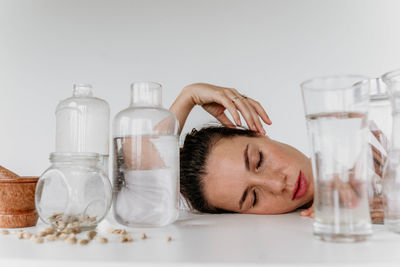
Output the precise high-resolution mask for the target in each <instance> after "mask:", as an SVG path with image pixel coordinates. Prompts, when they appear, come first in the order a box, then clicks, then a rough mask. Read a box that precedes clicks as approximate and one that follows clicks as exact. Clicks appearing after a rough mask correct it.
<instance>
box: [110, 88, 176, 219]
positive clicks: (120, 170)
mask: <svg viewBox="0 0 400 267" xmlns="http://www.w3.org/2000/svg"><path fill="white" fill-rule="evenodd" d="M178 129H179V125H178V120H177V119H176V117H175V115H174V114H173V113H172V112H170V111H169V110H167V109H165V108H163V107H162V106H161V85H160V84H158V83H154V82H135V83H133V84H132V85H131V103H130V106H129V107H128V108H126V109H124V110H122V111H121V112H119V113H118V114H117V115H116V116H115V118H114V122H113V138H114V140H113V158H114V168H113V182H114V186H113V190H114V191H113V196H114V199H113V213H114V217H115V219H116V221H117V222H118V223H120V224H123V225H127V226H132V227H136V226H144V227H147V226H163V225H167V224H170V223H172V222H174V221H175V220H176V219H177V217H178V209H179V207H178V205H179V141H178Z"/></svg>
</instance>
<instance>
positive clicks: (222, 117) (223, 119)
mask: <svg viewBox="0 0 400 267" xmlns="http://www.w3.org/2000/svg"><path fill="white" fill-rule="evenodd" d="M215 118H216V119H217V120H218V121H219V122H220V123H222V125H224V126H226V127H229V128H235V127H236V126H235V124H233V122H232V121H231V120H230V119H228V117H227V116H226V114H225V113H224V112H222V113H221V114H219V115H217V116H215Z"/></svg>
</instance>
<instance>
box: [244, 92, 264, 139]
mask: <svg viewBox="0 0 400 267" xmlns="http://www.w3.org/2000/svg"><path fill="white" fill-rule="evenodd" d="M242 102H243V104H244V105H246V106H247V108H248V109H249V111H250V114H251V116H252V117H253V121H254V125H255V127H256V128H257V131H258V132H259V133H261V134H263V135H265V134H266V132H265V129H264V127H263V126H262V124H261V121H260V116H259V115H258V113H257V111H256V110H255V109H254V108H253V106H252V105H251V104H250V103H248V101H247V99H246V98H243V99H242Z"/></svg>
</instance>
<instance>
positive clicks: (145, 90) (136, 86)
mask: <svg viewBox="0 0 400 267" xmlns="http://www.w3.org/2000/svg"><path fill="white" fill-rule="evenodd" d="M161 88H162V87H161V84H159V83H155V82H134V83H132V85H131V103H130V105H131V106H144V107H146V106H148V107H152V106H156V107H157V106H158V107H159V106H161V99H162V94H161Z"/></svg>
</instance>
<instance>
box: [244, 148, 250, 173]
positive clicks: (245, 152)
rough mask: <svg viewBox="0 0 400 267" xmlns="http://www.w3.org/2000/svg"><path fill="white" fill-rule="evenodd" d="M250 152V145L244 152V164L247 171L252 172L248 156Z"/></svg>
mask: <svg viewBox="0 0 400 267" xmlns="http://www.w3.org/2000/svg"><path fill="white" fill-rule="evenodd" d="M248 150H249V144H247V146H246V148H245V150H244V163H245V165H246V169H247V170H248V171H250V164H249V155H248V154H247V151H248Z"/></svg>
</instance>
